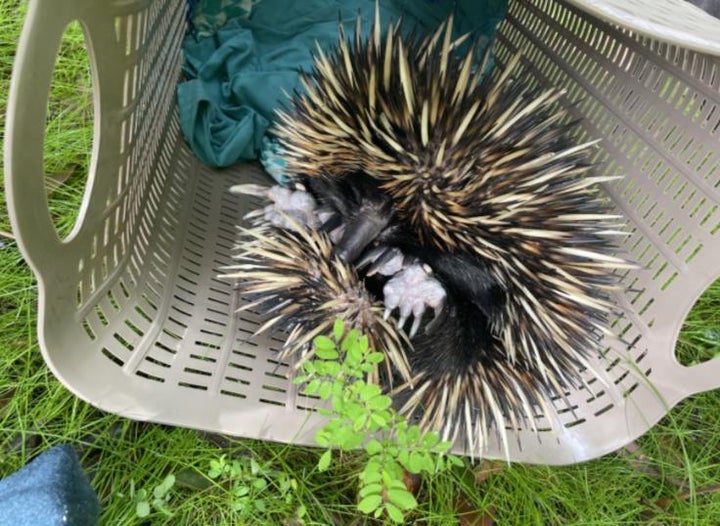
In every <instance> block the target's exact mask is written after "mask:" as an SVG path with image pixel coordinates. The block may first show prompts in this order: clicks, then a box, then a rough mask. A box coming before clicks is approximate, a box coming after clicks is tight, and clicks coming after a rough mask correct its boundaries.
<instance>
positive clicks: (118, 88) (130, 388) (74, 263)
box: [5, 0, 720, 464]
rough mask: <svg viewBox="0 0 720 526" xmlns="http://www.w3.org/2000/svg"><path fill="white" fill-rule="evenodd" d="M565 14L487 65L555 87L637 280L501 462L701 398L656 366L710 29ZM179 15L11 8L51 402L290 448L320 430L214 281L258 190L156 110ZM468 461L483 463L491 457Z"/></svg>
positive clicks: (711, 255) (705, 205)
mask: <svg viewBox="0 0 720 526" xmlns="http://www.w3.org/2000/svg"><path fill="white" fill-rule="evenodd" d="M573 4H577V5H581V6H583V7H585V8H587V9H589V10H590V11H591V12H592V13H594V14H592V15H591V14H589V13H588V12H587V11H585V10H582V9H579V8H578V7H576V6H574V5H569V4H566V3H563V2H556V1H550V0H535V1H530V0H518V1H514V2H512V4H511V7H510V11H509V14H508V17H507V20H506V21H505V22H504V23H503V24H502V27H501V29H500V34H499V37H498V40H497V45H496V50H497V57H498V63H499V64H500V66H502V64H504V63H505V62H506V61H507V59H508V57H509V56H510V55H511V54H512V53H514V52H515V50H517V49H522V50H523V52H524V58H523V62H522V66H523V68H524V73H523V75H525V77H526V79H527V81H528V82H532V83H540V84H554V85H561V86H565V87H567V90H568V96H567V100H566V101H565V104H567V105H568V106H569V107H570V111H571V112H572V114H573V115H575V116H577V117H582V118H583V119H584V120H583V124H582V132H581V135H582V136H583V137H582V138H597V137H599V138H603V139H604V141H603V143H602V145H601V148H600V150H599V153H598V157H597V161H599V162H602V163H603V165H604V166H605V168H606V170H607V172H608V173H614V174H623V175H625V179H624V180H623V181H621V182H618V183H617V184H613V185H610V186H608V187H607V192H608V194H609V195H610V197H611V198H612V200H613V202H614V203H615V205H616V207H617V210H618V212H619V213H621V214H622V215H624V216H625V217H626V218H627V222H628V225H629V226H628V229H629V231H630V232H631V235H630V236H629V237H628V238H627V239H626V240H625V244H624V247H623V248H624V249H626V250H627V251H628V252H629V253H630V254H631V256H632V257H634V258H635V259H636V260H637V261H638V262H639V263H640V264H641V265H642V266H643V268H642V269H641V270H638V271H635V272H631V273H629V274H628V275H627V276H626V277H625V282H626V285H627V286H628V287H630V288H631V289H632V290H633V292H630V293H628V294H627V295H625V296H622V297H619V298H618V302H619V305H620V306H621V308H622V310H623V311H624V312H623V314H622V316H620V317H619V318H618V319H617V320H616V321H615V323H614V325H613V328H614V330H615V331H616V333H617V336H618V337H617V338H615V339H612V340H610V341H608V342H607V344H608V348H609V349H610V351H609V353H608V360H607V362H605V363H604V365H603V368H605V369H607V384H608V386H603V385H600V382H596V383H595V385H594V391H595V394H591V393H590V392H588V391H586V390H578V391H574V392H569V393H567V397H568V400H569V401H570V405H571V407H566V402H565V401H563V400H555V401H553V402H552V403H553V404H555V407H556V408H557V410H558V414H557V416H556V417H551V416H550V415H546V417H545V420H546V421H547V425H546V426H545V427H546V430H545V431H542V432H541V433H540V434H539V438H538V437H536V436H535V435H534V434H532V433H530V432H528V431H523V432H522V445H523V447H522V449H520V448H518V446H517V444H516V443H514V442H513V441H511V442H510V444H509V446H510V455H511V458H512V459H514V460H519V461H526V462H544V463H551V464H562V463H571V462H577V461H581V460H584V459H588V458H592V457H595V456H599V455H602V454H603V453H606V452H608V451H611V450H613V449H615V448H617V447H620V446H621V445H623V444H624V443H627V442H628V441H630V440H632V439H634V438H635V437H636V436H638V435H639V434H641V433H643V432H644V431H646V430H647V429H648V428H649V427H650V426H651V425H652V424H653V423H655V422H656V421H657V420H658V419H659V418H661V417H662V416H663V415H664V414H665V413H666V412H667V410H668V409H669V408H670V407H671V406H673V405H674V404H676V403H677V402H678V401H679V400H681V399H682V398H683V397H685V396H688V395H691V394H692V393H695V392H699V391H702V390H706V389H711V388H715V387H717V386H718V385H719V384H720V361H718V360H715V361H711V362H707V363H704V364H701V365H698V366H695V367H692V368H685V367H682V366H680V365H679V364H678V363H677V361H676V360H675V358H674V355H673V349H674V345H675V341H676V337H677V334H678V331H679V328H680V326H681V324H682V322H683V319H684V317H685V315H686V313H687V312H688V310H689V309H690V307H691V306H692V304H693V303H694V301H695V299H696V298H697V297H698V296H699V295H700V294H701V293H702V292H703V291H704V290H705V288H706V287H707V286H708V285H709V284H710V283H711V282H712V281H713V280H714V279H716V278H717V277H718V275H719V273H720V272H719V271H720V263H719V262H720V244H719V243H718V231H720V212H719V211H718V202H719V200H720V192H719V190H718V185H719V184H720V152H719V150H720V148H719V144H720V143H719V137H720V60H719V59H718V57H717V55H718V54H720V44H719V42H720V24H718V22H717V21H715V20H713V19H710V18H709V17H707V16H705V15H704V14H703V13H701V12H700V11H698V10H695V9H693V8H691V7H690V6H686V5H685V4H684V3H683V2H681V1H680V0H676V1H670V0H667V1H666V2H638V1H634V2H632V1H628V0H624V1H623V2H579V1H576V2H573ZM617 6H621V7H620V8H618V7H617ZM184 10H185V1H184V0H156V1H151V0H134V1H133V0H123V1H119V0H118V1H112V0H105V1H99V0H45V1H40V0H35V1H31V2H30V6H29V12H28V19H27V25H26V27H25V30H24V32H23V36H22V41H21V43H20V50H19V54H18V58H17V62H16V67H15V72H14V77H13V83H12V93H11V99H10V105H9V109H8V128H7V135H6V152H5V154H6V167H7V174H6V175H7V178H6V184H7V194H8V200H9V208H10V212H11V217H12V221H13V225H14V228H15V232H16V235H17V237H18V241H19V243H20V245H21V248H22V250H23V253H24V255H25V256H26V258H27V261H28V262H29V263H30V265H31V266H32V268H33V270H34V271H35V273H36V275H37V278H38V281H39V289H40V303H39V315H40V321H39V337H40V343H41V347H42V352H43V354H44V357H45V359H46V361H47V363H48V365H49V366H50V367H51V369H52V370H53V372H54V373H55V374H56V375H57V376H58V377H59V378H60V379H61V380H62V381H63V382H64V383H65V385H67V387H68V388H69V389H71V390H72V391H73V392H74V393H76V394H77V395H78V396H80V397H81V398H83V399H85V400H87V401H89V402H90V403H92V404H94V405H96V406H98V407H100V408H102V409H104V410H107V411H110V412H113V413H117V414H120V415H124V416H127V417H129V418H133V419H138V420H149V421H155V422H163V423H167V424H173V425H177V426H186V427H192V428H201V429H206V430H210V431H217V432H225V433H230V434H233V435H239V436H246V437H255V438H263V439H270V440H279V441H293V442H298V443H311V442H312V437H313V434H314V430H315V429H316V427H317V424H318V422H319V420H318V419H317V418H316V417H314V416H313V414H312V412H311V411H308V410H307V408H308V407H310V406H312V400H306V399H305V398H304V397H303V396H301V395H300V394H299V393H298V391H297V389H296V387H294V386H293V385H292V384H291V383H289V382H288V380H287V379H286V378H285V375H284V373H285V372H286V367H285V366H284V365H283V364H278V363H277V362H276V360H275V356H276V349H277V347H278V346H279V345H280V344H281V343H282V342H281V341H278V340H273V339H272V338H269V337H261V338H258V339H256V340H253V339H249V338H248V337H249V335H250V334H251V333H252V332H253V331H254V330H255V328H256V327H257V326H258V323H259V321H260V320H259V319H258V317H257V316H256V315H254V314H253V313H250V312H247V313H243V314H241V315H235V314H234V311H235V309H236V308H237V307H238V306H239V305H240V303H241V301H242V298H239V297H238V296H237V295H236V294H235V293H234V291H233V287H232V285H231V284H230V283H227V282H224V281H221V280H219V279H218V278H217V277H216V275H217V274H218V272H219V270H218V269H219V268H220V267H222V266H224V265H228V264H229V263H231V253H232V251H233V244H234V242H235V237H236V232H235V225H236V224H237V223H238V222H239V219H240V217H241V216H242V215H243V214H244V213H245V212H246V211H247V210H248V209H249V208H251V207H255V206H257V203H252V202H251V201H249V200H248V201H243V200H242V199H239V198H237V197H235V196H232V195H230V194H229V193H228V192H227V188H228V187H229V186H231V185H233V184H237V183H240V182H246V181H250V180H253V181H259V182H262V181H264V180H266V178H265V176H264V174H263V173H262V172H261V170H260V169H259V168H258V167H257V166H254V165H246V166H238V167H237V168H234V169H231V170H224V171H220V172H214V171H212V170H209V169H207V168H205V167H204V166H202V165H201V164H200V163H199V162H198V161H197V160H196V159H195V158H194V157H193V155H192V154H191V153H190V151H189V150H188V148H187V146H186V145H185V143H184V141H183V139H182V137H181V133H180V128H179V125H178V115H177V112H176V109H175V106H174V104H175V95H174V94H175V85H176V83H177V81H178V78H179V72H180V65H181V56H180V43H181V39H182V36H183V32H184V30H185V20H184V16H185V11H184ZM673 10H675V11H673ZM678 10H681V11H678ZM647 13H652V17H648V16H646V15H647ZM678 13H679V14H680V15H682V16H679V15H678ZM598 15H599V17H598ZM601 17H602V18H601ZM663 17H664V18H663ZM603 18H604V19H607V20H610V21H611V22H606V21H603ZM680 19H682V20H684V21H685V25H684V26H683V27H681V28H679V29H678V26H677V22H678V20H680ZM72 20H79V21H80V22H81V23H82V25H83V27H84V29H85V34H86V39H87V42H88V47H89V49H90V54H91V62H92V65H93V77H94V96H95V109H96V112H95V113H96V121H95V135H94V150H93V158H92V167H91V171H90V175H89V181H88V184H87V190H86V194H85V197H84V201H83V204H82V210H81V212H80V218H79V221H78V225H77V226H76V228H75V230H74V231H73V233H72V234H71V236H69V238H68V239H66V240H64V241H60V240H59V239H58V238H57V235H56V234H55V231H54V229H53V226H52V223H51V220H50V216H49V212H48V208H47V204H46V198H45V194H44V188H43V169H42V144H43V137H44V135H43V134H44V122H45V113H44V112H45V107H46V101H47V95H48V92H49V86H50V81H51V74H52V71H53V65H54V60H55V55H56V53H57V46H58V42H59V40H60V37H61V34H62V32H63V30H64V28H65V27H66V26H67V24H68V23H69V22H70V21H72ZM618 23H619V24H625V25H626V26H627V27H622V26H618V25H616V24H618ZM668 28H671V29H672V30H671V31H670V30H667V29H668ZM666 30H667V31H666ZM652 34H656V36H655V37H652V36H643V35H652ZM657 34H659V35H660V36H661V37H667V38H668V39H670V40H671V41H672V42H673V43H672V44H671V43H668V42H663V41H662V40H659V39H658V37H657ZM683 46H685V47H683ZM690 49H696V50H698V51H691V50H690ZM702 50H704V51H702ZM553 420H554V428H553ZM486 454H487V456H490V457H496V456H503V452H502V450H501V447H500V446H499V444H498V443H495V442H493V443H491V444H490V446H489V449H488V451H487V452H486Z"/></svg>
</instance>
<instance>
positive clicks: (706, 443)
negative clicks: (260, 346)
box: [0, 0, 720, 526]
mask: <svg viewBox="0 0 720 526" xmlns="http://www.w3.org/2000/svg"><path fill="white" fill-rule="evenodd" d="M54 1H60V0H54ZM22 15H23V8H22V5H21V4H20V2H19V1H17V0H0V39H2V40H1V42H0V106H1V107H3V108H4V107H6V105H7V97H8V88H9V76H10V71H11V69H12V63H13V60H14V53H15V46H16V42H17V38H18V34H19V31H20V27H21V22H22ZM91 122H92V109H91V103H90V81H89V72H88V64H87V56H86V54H85V52H84V47H83V43H82V36H81V32H80V31H79V28H78V27H76V26H72V27H70V28H69V29H68V31H67V32H66V35H65V38H64V41H63V47H62V50H61V54H60V58H59V60H58V63H57V66H56V73H55V81H54V83H53V92H52V95H51V101H50V105H49V108H48V126H47V140H46V144H45V172H46V174H47V176H48V178H47V180H48V185H47V186H48V195H49V203H50V207H51V210H52V213H53V217H54V219H55V222H56V225H57V228H58V231H59V233H60V235H65V234H67V233H68V232H69V231H70V229H71V228H72V225H73V221H74V218H75V217H76V214H77V210H78V206H79V202H80V199H81V197H82V189H83V183H84V179H85V174H86V170H87V164H88V158H89V151H90V145H91ZM2 126H3V128H4V117H3V122H2ZM36 311H37V288H36V284H35V280H34V278H33V275H32V273H31V271H30V270H29V269H28V267H27V266H26V265H25V264H24V262H23V260H22V257H21V255H20V253H19V251H18V248H17V246H16V243H15V240H14V238H13V235H12V233H11V228H10V225H9V221H8V218H7V212H6V209H5V198H4V195H3V194H0V327H3V331H2V332H1V333H0V477H4V476H6V475H8V474H10V473H11V472H13V471H14V470H16V469H18V468H19V467H21V466H22V465H24V464H25V463H26V462H28V461H29V460H31V459H32V458H34V457H35V456H37V455H38V454H39V453H40V452H42V451H43V450H45V449H47V448H48V447H50V446H52V445H55V444H60V443H70V444H72V445H73V446H75V448H76V449H77V451H78V454H79V456H80V458H81V461H82V464H83V466H84V468H85V470H86V472H87V474H88V476H89V477H90V480H91V483H92V486H93V488H94V489H95V490H96V492H97V494H98V495H99V497H100V500H101V504H102V523H103V524H111V525H115V524H179V525H182V524H208V525H211V524H283V525H295V524H364V523H366V520H365V519H364V518H363V517H362V516H361V515H360V514H359V513H358V512H357V511H355V502H356V498H357V497H356V487H357V474H358V472H359V470H360V469H361V467H362V462H363V457H362V455H361V454H360V453H353V454H345V455H343V456H342V457H341V458H339V459H337V461H336V462H334V463H333V465H332V466H331V468H330V470H328V471H326V472H323V473H319V472H318V471H317V470H316V467H315V466H316V463H317V461H318V456H319V450H316V449H313V448H305V447H296V446H288V445H282V444H273V443H265V442H258V441H250V440H238V439H233V438H230V437H221V436H217V435H208V434H204V433H199V432H196V431H192V430H187V429H178V428H170V427H166V426H161V425H154V424H147V423H138V422H132V421H129V420H126V419H124V418H119V417H115V416H112V415H108V414H105V413H102V412H100V411H99V410H97V409H95V408H93V407H91V406H90V405H88V404H86V403H85V402H82V401H80V400H79V399H77V398H75V397H74V396H73V395H72V394H71V393H70V392H69V391H67V390H66V389H65V388H64V387H63V386H62V385H61V384H60V383H59V382H58V381H57V380H56V379H55V378H54V377H53V376H52V375H51V373H50V372H49V370H48V368H47V367H46V366H45V364H44V362H43V359H42V356H41V354H40V350H39V348H38V344H37V338H36V332H35V331H36ZM678 350H679V353H680V354H681V355H682V359H683V361H684V362H686V363H689V362H693V361H697V360H703V359H707V358H708V357H710V356H715V355H717V354H718V353H719V352H720V284H718V283H716V284H715V285H714V286H713V287H712V288H711V290H710V291H708V293H706V294H705V295H704V296H703V297H702V298H701V300H700V301H699V302H698V304H697V305H696V307H695V309H694V310H693V311H692V313H691V315H690V317H689V319H688V320H687V322H686V325H685V328H684V330H683V332H682V335H681V337H680V342H679V344H678ZM719 481H720V391H715V392H709V393H704V394H701V395H698V396H695V397H693V398H692V399H689V400H686V401H685V402H683V403H681V404H680V405H679V406H678V407H676V408H675V409H674V410H673V411H672V412H671V413H670V414H669V415H668V416H667V417H666V418H665V419H663V420H662V422H661V423H660V424H658V425H657V426H655V427H654V428H653V429H652V430H651V431H650V432H649V433H648V434H647V435H646V436H644V437H642V438H641V439H640V440H638V441H637V442H635V443H633V444H631V445H630V446H629V447H627V448H625V449H624V450H622V451H619V452H617V453H614V454H610V455H607V456H605V457H603V458H601V459H598V460H594V461H591V462H586V463H583V464H580V465H576V466H568V467H543V466H523V465H512V466H509V467H508V466H506V465H504V464H502V463H493V462H476V463H470V462H469V461H467V462H466V463H465V466H464V467H463V468H458V469H456V470H454V471H453V472H452V473H448V474H444V475H441V476H437V477H435V478H433V479H430V480H424V481H422V483H421V484H420V487H419V489H418V493H417V499H418V501H419V508H418V510H417V511H416V512H415V513H414V514H413V515H412V516H411V518H410V521H409V522H413V523H426V524H462V525H478V526H479V525H489V524H493V523H494V522H495V523H497V524H693V523H696V524H718V523H720V484H718V482H719ZM140 515H143V516H144V515H147V517H145V518H141V517H140ZM300 515H302V518H300ZM493 521H494V522H493Z"/></svg>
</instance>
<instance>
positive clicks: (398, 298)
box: [383, 263, 447, 338]
mask: <svg viewBox="0 0 720 526" xmlns="http://www.w3.org/2000/svg"><path fill="white" fill-rule="evenodd" d="M446 295H447V293H446V292H445V289H444V288H443V286H442V285H441V284H440V282H439V281H437V280H436V279H435V278H433V277H432V275H431V272H430V269H429V268H428V267H427V266H426V265H421V264H420V263H413V264H412V265H410V266H408V267H407V268H405V269H403V270H401V271H400V272H398V273H397V274H395V275H394V276H393V277H392V278H391V279H390V280H389V281H388V282H387V283H386V284H385V286H384V287H383V296H384V301H385V317H386V318H387V317H388V316H389V315H390V314H391V313H392V312H393V311H394V310H395V309H398V310H399V312H400V319H399V320H398V326H399V327H403V326H404V325H405V323H406V322H407V320H408V319H409V318H410V316H413V323H412V326H411V328H410V332H409V333H408V336H409V337H410V338H413V337H414V336H415V335H416V334H417V331H418V329H419V328H420V323H421V320H422V317H423V314H424V313H425V311H426V310H427V309H428V308H432V309H433V311H434V318H435V319H437V318H438V317H439V315H440V313H441V312H442V309H443V306H444V304H445V298H446ZM430 323H432V322H430Z"/></svg>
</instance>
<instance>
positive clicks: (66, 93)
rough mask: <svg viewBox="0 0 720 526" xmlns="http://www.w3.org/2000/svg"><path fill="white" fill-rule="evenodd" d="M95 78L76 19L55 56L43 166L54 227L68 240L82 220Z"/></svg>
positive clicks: (66, 30) (90, 152)
mask: <svg viewBox="0 0 720 526" xmlns="http://www.w3.org/2000/svg"><path fill="white" fill-rule="evenodd" d="M93 120H94V108H93V79H92V74H91V67H90V57H89V54H88V48H87V45H86V41H85V35H84V32H83V29H82V26H81V25H80V24H79V23H78V22H77V21H75V22H71V23H70V24H69V25H68V26H67V27H66V28H65V31H64V33H63V36H62V40H61V43H60V48H59V51H58V55H57V58H56V60H55V69H54V71H53V76H52V83H51V87H50V94H49V97H48V106H47V114H46V120H45V140H44V144H43V169H44V174H45V193H46V198H47V205H48V208H49V209H50V216H51V218H52V222H53V225H54V227H55V230H56V232H57V234H58V237H60V239H67V238H68V237H70V235H71V234H72V233H73V231H74V229H75V225H76V224H77V223H78V219H79V217H80V210H81V206H80V203H81V198H82V196H83V194H84V193H85V190H86V186H87V182H88V173H89V167H90V163H91V156H92V150H93Z"/></svg>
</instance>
